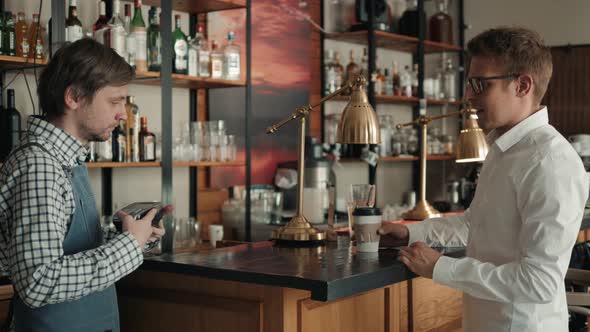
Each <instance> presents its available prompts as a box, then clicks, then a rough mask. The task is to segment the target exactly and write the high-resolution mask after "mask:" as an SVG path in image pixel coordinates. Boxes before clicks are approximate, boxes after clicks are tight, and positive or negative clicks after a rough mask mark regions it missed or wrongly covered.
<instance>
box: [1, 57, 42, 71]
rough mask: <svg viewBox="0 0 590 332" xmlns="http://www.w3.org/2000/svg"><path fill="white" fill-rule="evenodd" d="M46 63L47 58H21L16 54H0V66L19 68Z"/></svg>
mask: <svg viewBox="0 0 590 332" xmlns="http://www.w3.org/2000/svg"><path fill="white" fill-rule="evenodd" d="M46 64H47V59H42V60H40V59H33V58H23V57H17V56H8V55H0V68H2V69H20V68H33V67H42V66H45V65H46Z"/></svg>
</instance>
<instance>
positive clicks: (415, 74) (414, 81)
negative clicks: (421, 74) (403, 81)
mask: <svg viewBox="0 0 590 332" xmlns="http://www.w3.org/2000/svg"><path fill="white" fill-rule="evenodd" d="M411 75H412V96H415V97H418V85H419V82H418V64H417V63H415V64H414V70H412V72H411Z"/></svg>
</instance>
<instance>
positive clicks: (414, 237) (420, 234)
mask: <svg viewBox="0 0 590 332" xmlns="http://www.w3.org/2000/svg"><path fill="white" fill-rule="evenodd" d="M406 228H408V232H409V237H408V245H410V244H412V243H414V242H417V241H421V242H426V234H425V232H424V225H423V224H422V223H414V224H407V225H406Z"/></svg>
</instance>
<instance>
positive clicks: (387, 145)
mask: <svg viewBox="0 0 590 332" xmlns="http://www.w3.org/2000/svg"><path fill="white" fill-rule="evenodd" d="M392 123H393V121H392V116H391V115H380V116H379V125H380V127H381V144H380V145H379V156H380V157H388V156H391V153H392V152H391V134H392V129H391V124H392Z"/></svg>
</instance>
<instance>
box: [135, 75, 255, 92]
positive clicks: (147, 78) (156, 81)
mask: <svg viewBox="0 0 590 332" xmlns="http://www.w3.org/2000/svg"><path fill="white" fill-rule="evenodd" d="M134 83H136V84H143V85H158V86H159V85H160V73H159V72H151V71H146V72H136V73H135V81H134ZM245 85H246V81H242V80H224V79H217V78H209V77H198V76H190V75H183V74H172V86H173V87H175V88H188V89H201V88H205V89H215V88H234V87H243V86H245Z"/></svg>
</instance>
